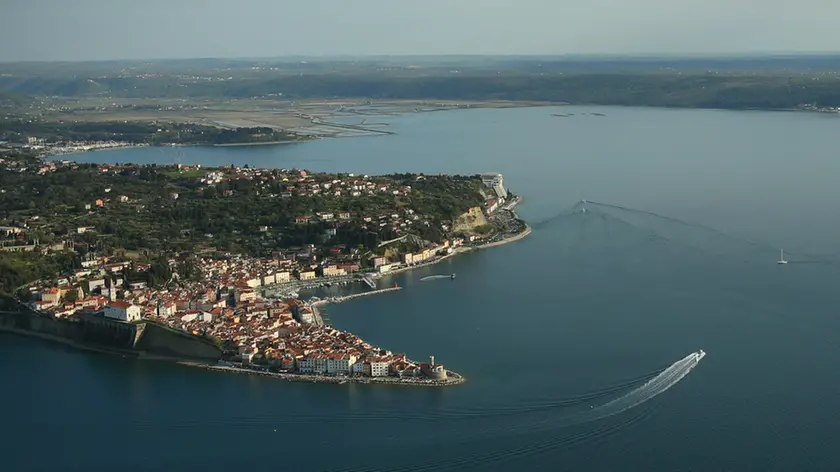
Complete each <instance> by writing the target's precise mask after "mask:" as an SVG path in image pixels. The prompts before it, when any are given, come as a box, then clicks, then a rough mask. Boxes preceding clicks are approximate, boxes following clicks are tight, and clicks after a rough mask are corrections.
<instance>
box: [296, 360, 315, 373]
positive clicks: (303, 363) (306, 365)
mask: <svg viewBox="0 0 840 472" xmlns="http://www.w3.org/2000/svg"><path fill="white" fill-rule="evenodd" d="M295 364H296V367H297V370H298V372H303V373H305V374H308V373H311V372H314V371H315V358H313V357H303V358H301V359H298V360H297V362H296V363H295Z"/></svg>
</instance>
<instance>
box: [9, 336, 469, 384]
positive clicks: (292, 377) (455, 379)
mask: <svg viewBox="0 0 840 472" xmlns="http://www.w3.org/2000/svg"><path fill="white" fill-rule="evenodd" d="M3 333H6V334H11V335H18V336H22V337H27V338H34V339H40V340H42V341H48V342H52V343H55V344H61V345H64V346H66V347H70V348H73V349H76V350H79V351H84V352H90V353H96V354H106V355H113V356H121V357H124V358H132V359H138V360H144V361H157V362H171V363H175V364H179V365H183V366H187V367H193V368H195V367H197V368H202V369H205V370H211V371H214V372H226V373H234V374H246V375H259V376H263V377H271V378H275V379H279V380H286V381H289V382H312V383H332V384H344V383H359V384H384V385H400V386H409V387H449V386H453V385H459V384H462V383H464V382H466V379H465V378H464V377H463V376H461V375H460V374H458V373H457V372H453V371H449V370H447V373H448V374H450V375H452V377H451V378H448V379H446V380H429V379H420V378H412V377H390V376H389V377H351V376H327V375H316V374H295V373H287V372H270V371H268V370H257V369H249V368H245V367H235V366H224V365H213V364H207V363H203V362H199V361H194V360H189V359H181V358H174V357H164V356H154V355H145V354H144V353H143V352H140V351H121V350H117V349H107V348H99V347H94V346H89V345H86V344H82V343H78V342H76V341H73V340H71V339H67V338H63V337H61V336H54V335H50V334H47V333H39V332H37V331H29V330H23V329H18V328H9V327H6V326H0V334H3Z"/></svg>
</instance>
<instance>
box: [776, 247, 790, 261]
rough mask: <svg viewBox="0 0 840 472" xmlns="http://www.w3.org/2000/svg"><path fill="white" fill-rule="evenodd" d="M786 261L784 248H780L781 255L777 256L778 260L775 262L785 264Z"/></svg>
mask: <svg viewBox="0 0 840 472" xmlns="http://www.w3.org/2000/svg"><path fill="white" fill-rule="evenodd" d="M787 263H788V261H787V260H785V250H784V249H782V255H781V257H780V258H779V260H778V261H776V264H787Z"/></svg>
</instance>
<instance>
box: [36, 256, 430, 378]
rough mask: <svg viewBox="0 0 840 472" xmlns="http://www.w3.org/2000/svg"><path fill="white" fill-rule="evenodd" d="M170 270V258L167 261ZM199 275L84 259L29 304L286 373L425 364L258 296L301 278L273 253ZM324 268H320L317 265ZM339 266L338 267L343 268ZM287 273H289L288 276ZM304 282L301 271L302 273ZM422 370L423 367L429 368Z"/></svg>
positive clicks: (379, 370) (406, 371) (398, 370)
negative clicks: (157, 331)
mask: <svg viewBox="0 0 840 472" xmlns="http://www.w3.org/2000/svg"><path fill="white" fill-rule="evenodd" d="M169 262H170V264H171V265H172V267H173V268H174V267H176V265H177V264H176V261H174V260H171V261H169ZM192 263H193V264H194V265H195V268H196V269H197V270H198V271H199V272H200V274H201V276H200V277H199V278H198V280H196V281H179V282H178V283H177V285H175V286H173V287H172V288H168V289H152V288H149V287H148V286H146V284H145V283H143V282H133V283H130V282H127V281H126V280H125V277H124V274H125V273H126V272H127V271H129V270H131V271H132V272H134V273H139V272H144V271H148V270H149V268H150V267H149V265H148V264H141V263H136V262H134V263H131V262H109V261H108V259H107V258H90V259H89V260H87V261H85V265H86V266H87V267H85V268H83V269H82V270H79V271H77V272H76V273H75V274H74V275H73V276H70V277H62V278H59V279H57V280H55V281H52V283H50V284H33V286H32V287H31V288H30V290H31V292H32V295H33V298H35V299H36V300H35V301H34V302H32V306H33V308H35V309H36V310H38V311H41V312H44V313H50V314H52V315H53V316H56V317H73V316H79V315H81V314H82V313H89V312H90V311H94V312H98V313H100V314H101V316H104V317H106V318H110V319H114V320H118V321H122V322H136V321H140V320H142V319H149V320H154V321H156V322H160V323H163V324H166V325H168V326H170V327H172V328H175V329H179V330H183V331H185V332H188V333H192V334H194V335H204V336H212V337H215V338H218V339H219V340H221V341H222V342H223V343H224V344H225V345H226V347H227V348H228V349H234V350H238V353H239V357H240V358H241V360H242V361H243V362H245V363H251V362H257V363H260V364H264V365H270V366H274V367H276V368H278V369H281V370H284V371H289V372H300V373H307V374H325V375H366V376H373V377H379V376H389V375H398V376H416V375H420V374H421V372H423V369H424V367H423V366H426V367H428V368H431V367H429V366H428V365H427V364H423V365H420V364H416V363H413V362H411V361H409V360H407V359H406V358H405V355H404V354H392V353H390V352H388V351H383V350H382V349H380V348H378V347H376V346H372V345H370V344H368V343H366V342H365V341H363V340H362V339H360V338H358V337H357V336H354V335H352V334H350V333H347V332H343V331H339V330H336V329H333V328H331V327H329V326H314V325H311V324H309V323H307V322H306V321H307V320H311V319H313V317H312V308H311V307H309V306H307V305H306V304H305V303H303V302H301V301H299V300H296V299H290V300H279V299H264V298H262V297H261V296H260V295H259V293H258V291H257V290H256V289H257V288H258V287H260V286H262V285H268V284H275V283H282V281H285V280H290V279H291V278H298V279H300V278H301V277H302V274H304V273H305V272H299V271H297V270H295V271H294V272H291V271H288V270H286V268H287V267H288V264H283V263H282V262H281V260H279V259H278V258H274V259H252V258H246V257H241V256H231V255H228V257H224V258H194V259H193V260H192ZM324 270H325V271H326V268H325V269H324ZM342 270H343V268H342ZM293 273H294V274H295V275H293ZM303 277H304V279H305V276H303ZM428 368H427V369H426V370H427V371H428V370H429V369H428Z"/></svg>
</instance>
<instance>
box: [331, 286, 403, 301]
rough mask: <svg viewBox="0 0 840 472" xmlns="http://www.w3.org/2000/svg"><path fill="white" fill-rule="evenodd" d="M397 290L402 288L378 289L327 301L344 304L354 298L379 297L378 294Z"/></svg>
mask: <svg viewBox="0 0 840 472" xmlns="http://www.w3.org/2000/svg"><path fill="white" fill-rule="evenodd" d="M397 290H402V287H388V288H380V289H377V290H371V291H369V292H362V293H354V294H353V295H346V296H343V297H334V298H330V299H329V303H341V302H346V301H347V300H353V299H356V298H362V297H369V296H371V295H379V294H380V293H387V292H396V291H397Z"/></svg>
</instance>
